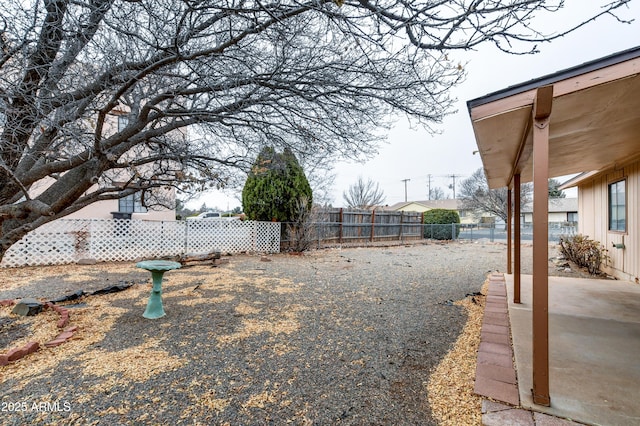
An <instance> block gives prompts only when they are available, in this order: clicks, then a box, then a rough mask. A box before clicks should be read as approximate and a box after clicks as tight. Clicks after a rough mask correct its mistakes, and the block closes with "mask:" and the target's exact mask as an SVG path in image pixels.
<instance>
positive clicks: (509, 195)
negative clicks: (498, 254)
mask: <svg viewBox="0 0 640 426" xmlns="http://www.w3.org/2000/svg"><path fill="white" fill-rule="evenodd" d="M512 196H513V194H512V193H511V188H507V274H512V273H513V270H512V268H511V251H512V248H513V242H512V241H511V223H512V216H513V212H512V211H511V210H512V208H511V198H512Z"/></svg>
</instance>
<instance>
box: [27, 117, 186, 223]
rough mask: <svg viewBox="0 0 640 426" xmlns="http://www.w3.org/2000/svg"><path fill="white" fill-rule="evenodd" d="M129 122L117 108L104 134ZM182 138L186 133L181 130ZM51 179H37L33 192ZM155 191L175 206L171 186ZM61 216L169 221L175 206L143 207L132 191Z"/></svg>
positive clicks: (123, 177)
mask: <svg viewBox="0 0 640 426" xmlns="http://www.w3.org/2000/svg"><path fill="white" fill-rule="evenodd" d="M127 124H128V119H127V112H126V110H125V109H124V108H123V107H118V108H116V109H115V110H114V111H113V112H112V113H110V114H108V115H107V118H106V120H105V133H106V134H109V133H113V132H115V131H120V130H122V129H123V128H124V127H125V126H126V125H127ZM180 136H181V137H186V135H184V134H182V133H180ZM130 176H131V174H130V173H129V172H127V171H124V172H123V171H119V172H116V171H111V172H110V175H109V177H110V179H112V180H113V181H114V182H119V181H122V182H123V183H124V182H126V181H127V180H129V177H130ZM51 180H52V178H50V177H47V178H44V179H42V180H41V181H39V182H36V183H35V184H34V185H32V187H31V193H32V195H36V194H38V193H40V192H42V191H44V190H45V189H46V188H47V187H48V186H49V185H51ZM98 188H99V185H94V186H93V187H92V188H91V189H89V191H88V192H89V193H90V192H93V191H95V190H97V189H98ZM153 191H154V194H155V195H156V196H157V197H158V198H161V199H162V200H165V201H166V202H164V203H163V204H165V205H174V204H175V189H174V188H158V189H154V190H153ZM64 219H139V220H153V221H168V220H175V219H176V212H175V208H168V207H162V206H154V207H152V208H146V207H144V206H143V203H142V200H141V194H140V193H136V194H131V195H129V196H126V197H124V198H121V199H117V200H104V201H98V202H95V203H93V204H91V205H89V206H87V207H84V208H82V209H80V210H78V211H76V212H74V213H71V214H69V215H67V216H65V217H64Z"/></svg>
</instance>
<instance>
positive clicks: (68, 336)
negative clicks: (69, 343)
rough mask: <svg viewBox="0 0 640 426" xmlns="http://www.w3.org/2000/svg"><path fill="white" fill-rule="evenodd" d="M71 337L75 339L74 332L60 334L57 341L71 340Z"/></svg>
mask: <svg viewBox="0 0 640 426" xmlns="http://www.w3.org/2000/svg"><path fill="white" fill-rule="evenodd" d="M71 337H73V332H72V331H65V332H63V333H60V334H58V337H56V340H57V339H64V340H69V339H70V338H71Z"/></svg>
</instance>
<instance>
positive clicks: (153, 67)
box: [0, 0, 630, 259]
mask: <svg viewBox="0 0 640 426" xmlns="http://www.w3.org/2000/svg"><path fill="white" fill-rule="evenodd" d="M628 1H630V0H617V1H613V2H611V0H602V3H603V6H602V8H601V9H600V10H598V11H596V12H594V13H593V14H592V15H591V17H590V18H588V19H587V21H585V22H588V21H591V20H593V19H596V18H597V17H598V16H602V15H605V14H614V13H616V12H617V9H618V8H619V7H621V6H623V5H624V4H625V3H627V2H628ZM605 3H608V4H605ZM579 6H580V5H576V7H579ZM561 7H563V1H562V0H555V1H548V0H503V1H499V0H493V1H482V0H456V1H449V0H446V1H445V0H413V1H405V0H265V1H263V0H222V1H207V0H199V1H197V0H74V1H70V0H40V1H37V0H3V1H2V2H1V3H0V138H1V139H0V143H1V148H2V149H1V153H0V259H1V258H2V256H3V255H4V253H5V251H6V250H7V249H8V248H9V247H10V246H11V245H12V244H13V243H14V242H16V241H17V240H19V239H20V238H21V237H22V236H24V235H25V234H26V233H27V232H28V231H30V230H32V229H34V228H36V227H38V226H40V225H42V224H44V223H46V222H49V221H51V220H54V219H56V218H59V217H63V216H65V215H67V214H70V213H72V212H74V211H77V210H78V209H81V208H82V207H84V206H87V205H88V204H90V203H93V202H96V201H98V200H105V199H114V198H120V197H123V196H127V195H130V194H132V193H135V192H140V191H142V193H143V200H144V202H145V204H147V205H151V204H153V203H156V202H162V200H160V199H155V198H154V196H153V194H154V192H153V191H150V190H151V189H153V188H155V187H162V186H169V187H171V186H173V187H177V188H179V189H181V190H184V191H196V190H198V189H200V188H201V187H202V186H203V185H205V186H206V185H214V186H225V185H230V184H232V180H233V177H234V176H237V175H238V173H237V170H239V169H240V170H242V169H243V168H244V169H245V170H246V169H248V167H249V166H250V164H249V163H250V160H249V161H248V160H247V159H252V158H255V155H256V154H257V153H258V152H259V150H260V149H261V147H263V146H265V145H267V144H268V145H271V146H275V147H277V148H284V147H289V148H291V149H292V150H293V151H294V153H295V154H296V155H297V156H298V157H299V158H300V161H301V162H302V163H303V164H306V163H307V162H309V163H314V164H321V163H322V162H324V163H325V164H330V162H331V161H332V160H333V159H335V158H336V157H341V156H346V157H352V158H353V157H358V156H362V155H367V154H369V153H371V152H373V151H374V150H375V147H376V144H377V143H378V142H379V141H380V138H381V136H380V134H381V133H383V132H380V131H379V129H380V127H381V126H385V125H387V124H388V117H389V116H390V114H391V113H394V112H395V113H404V114H407V115H408V116H411V117H413V118H414V119H417V120H418V121H419V122H420V123H421V124H423V125H424V126H426V127H427V128H430V126H432V125H434V124H437V123H439V122H440V120H441V119H442V117H443V116H444V115H445V114H446V113H447V112H448V111H450V108H451V104H452V100H451V99H450V98H449V96H448V93H449V89H450V88H451V87H452V86H453V85H455V84H457V83H459V82H460V81H461V80H462V78H463V74H464V70H463V66H462V65H460V64H459V63H458V62H457V61H454V60H452V59H451V58H450V57H449V56H450V52H451V51H455V50H464V49H471V48H474V47H475V46H477V45H479V44H480V43H483V42H490V43H494V44H495V45H496V46H497V47H498V48H500V49H502V50H505V51H510V52H517V53H526V52H529V51H533V50H535V47H532V46H534V45H533V44H530V43H529V42H537V41H542V40H551V39H553V38H555V37H560V36H561V35H562V34H563V33H565V32H567V31H571V30H573V29H575V27H576V26H579V25H581V24H582V23H579V24H577V25H574V26H571V27H569V28H564V29H562V30H561V31H559V32H557V33H555V34H553V35H545V34H541V33H540V32H539V31H537V30H536V29H535V28H533V27H532V19H533V17H534V15H541V14H542V15H543V14H545V13H553V12H554V11H556V10H558V9H559V8H561ZM527 43H529V44H527ZM448 54H449V56H448ZM118 114H120V115H122V114H126V120H122V122H121V123H122V126H119V127H115V128H114V126H113V125H112V124H110V123H111V121H112V120H113V118H114V117H116V116H117V115H118ZM110 120H111V121H110Z"/></svg>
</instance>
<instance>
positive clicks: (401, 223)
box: [398, 210, 404, 241]
mask: <svg viewBox="0 0 640 426" xmlns="http://www.w3.org/2000/svg"><path fill="white" fill-rule="evenodd" d="M403 219H404V211H402V210H401V211H400V229H399V232H400V235H398V239H399V240H400V241H402V227H403Z"/></svg>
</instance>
